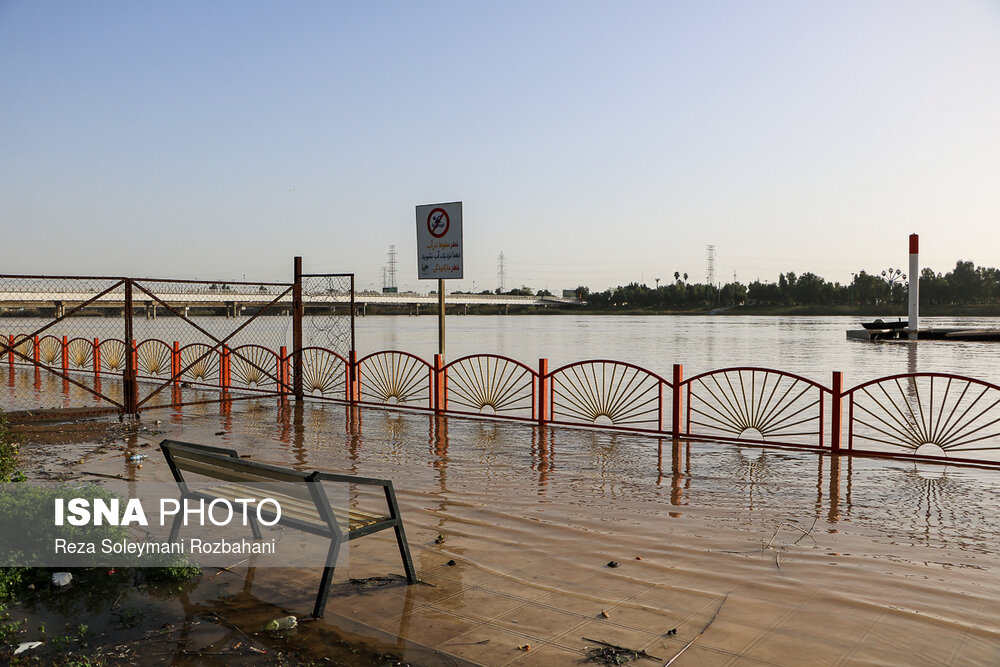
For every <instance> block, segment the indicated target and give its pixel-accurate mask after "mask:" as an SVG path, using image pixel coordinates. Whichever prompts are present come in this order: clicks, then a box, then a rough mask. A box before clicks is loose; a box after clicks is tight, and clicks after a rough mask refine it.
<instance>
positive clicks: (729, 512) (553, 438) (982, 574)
mask: <svg viewBox="0 0 1000 667" xmlns="http://www.w3.org/2000/svg"><path fill="white" fill-rule="evenodd" d="M223 412H224V413H223ZM153 420H160V422H161V423H160V424H155V423H154V421H153ZM142 426H145V427H146V429H147V430H146V431H143V430H141V429H140V430H137V431H135V432H134V433H132V434H129V435H126V436H124V437H122V439H121V444H120V446H121V447H122V449H118V448H117V447H118V446H119V445H118V443H117V442H115V443H106V442H105V443H103V446H100V447H93V446H90V447H83V446H81V447H79V448H77V447H75V446H71V445H65V444H61V445H46V446H45V448H46V449H53V448H55V449H59V448H62V449H63V450H64V453H62V454H60V455H58V457H56V458H48V459H42V458H37V459H36V458H34V457H33V454H32V451H31V449H30V448H29V450H28V451H27V452H26V454H27V459H26V461H25V470H26V472H27V473H28V475H29V477H36V476H37V477H44V476H45V475H48V474H51V473H53V472H55V471H60V470H67V469H72V470H75V471H77V472H79V471H81V470H86V471H89V472H97V473H101V474H107V475H119V474H120V475H122V476H123V477H125V478H127V479H129V480H132V483H133V484H135V485H138V486H140V487H141V485H142V484H144V483H146V482H153V481H160V482H162V481H166V480H169V479H170V477H169V472H168V471H167V468H166V465H165V464H164V463H163V461H162V460H161V459H160V458H159V457H158V456H155V455H154V456H151V457H150V459H148V460H147V462H146V463H145V465H144V466H143V468H142V469H138V468H137V467H136V466H135V465H133V464H130V463H128V462H127V461H126V456H125V455H126V454H128V453H131V452H136V451H140V446H141V445H142V444H143V443H146V444H151V445H152V444H155V443H156V442H158V441H159V439H161V438H163V437H171V438H176V439H180V440H187V441H192V442H202V443H206V444H217V445H222V446H228V447H233V448H235V449H237V450H239V451H240V452H241V453H243V454H248V455H250V456H251V457H252V458H253V459H254V460H261V461H269V462H273V463H277V464H281V465H289V466H294V467H297V468H300V469H304V470H312V469H322V470H330V471H343V472H349V473H354V474H359V475H366V476H374V477H388V478H391V479H393V480H394V483H395V485H396V489H397V494H398V497H399V501H400V504H401V509H402V512H403V517H404V521H405V523H406V530H407V536H408V538H409V543H410V546H411V549H412V550H413V557H414V560H415V563H416V566H417V570H418V574H419V576H420V579H421V580H422V581H423V582H425V585H417V586H404V585H387V586H371V587H364V586H358V585H356V584H351V583H350V582H349V581H348V580H347V578H348V577H352V578H365V577H380V576H386V575H390V574H392V573H400V572H402V568H401V566H400V564H399V562H398V555H396V554H395V547H394V544H393V543H392V541H391V537H389V536H385V535H384V534H379V535H375V536H371V537H368V538H365V539H362V540H358V541H357V542H355V543H354V544H352V548H351V553H350V566H349V568H347V571H342V570H338V575H339V576H338V579H337V583H336V585H335V587H334V590H333V592H332V594H331V597H330V602H329V605H328V611H327V616H326V617H325V618H324V619H323V620H322V621H317V622H315V623H309V624H306V625H303V626H300V628H299V629H298V630H297V631H296V632H295V633H294V634H290V635H289V636H285V637H277V638H276V637H269V636H265V635H256V634H254V632H256V631H257V630H258V629H259V628H260V627H261V626H262V624H263V623H264V622H266V621H267V620H269V619H270V618H274V617H275V616H279V615H284V614H286V613H291V614H295V615H297V616H301V617H305V616H306V615H307V614H308V613H309V611H310V609H311V605H312V599H313V596H314V594H315V591H316V587H317V585H318V579H319V570H318V568H303V569H290V568H257V569H255V570H248V569H247V568H246V567H235V568H233V572H222V573H221V574H219V573H217V572H216V571H210V570H206V575H205V576H203V578H202V580H201V581H200V582H199V583H198V584H197V585H196V586H195V587H194V588H193V589H192V590H190V591H187V592H186V593H184V594H183V595H174V596H168V597H166V598H163V599H158V600H151V599H149V598H148V596H147V597H141V596H140V597H137V598H135V600H136V601H135V602H132V603H129V604H133V605H136V606H139V608H141V609H144V610H146V611H144V612H143V613H144V614H145V616H144V618H143V621H142V624H141V625H140V626H137V627H138V628H139V629H138V630H136V631H135V633H136V636H138V637H142V636H143V635H142V632H143V631H146V630H149V629H157V628H160V627H161V626H163V624H165V623H169V624H173V626H174V627H175V628H185V627H187V629H186V630H183V631H178V632H174V633H169V634H163V635H162V636H157V637H155V638H154V640H153V641H150V642H149V643H148V645H143V648H142V649H136V648H134V647H133V648H131V649H130V651H131V653H129V654H128V655H126V656H125V657H124V658H123V659H126V660H131V661H136V660H138V661H139V664H144V663H145V662H147V661H148V663H149V664H154V663H156V662H171V663H176V664H228V662H229V661H232V660H237V659H238V660H244V659H245V660H248V661H252V660H264V659H265V658H261V657H260V656H259V655H257V654H250V653H249V652H248V651H247V649H246V647H245V646H243V647H240V648H237V649H233V648H232V647H233V646H235V645H236V644H237V643H239V642H243V641H245V640H244V638H243V637H241V636H240V635H239V632H240V631H242V632H243V633H245V634H247V635H248V636H249V638H250V640H251V642H252V643H253V645H254V646H256V647H259V648H263V649H266V650H269V651H270V652H271V654H270V657H269V658H266V659H272V660H273V659H276V658H275V655H276V654H277V653H278V652H281V651H287V652H289V654H290V655H294V656H295V658H294V659H296V660H298V659H322V658H324V657H332V658H333V659H334V660H339V661H346V663H347V664H370V663H371V661H372V660H373V659H374V658H372V656H374V655H377V654H380V653H389V652H391V653H393V654H395V655H397V656H399V657H400V658H401V659H404V660H406V661H409V662H411V663H414V664H465V663H473V664H487V665H503V664H508V663H510V664H536V663H545V664H548V665H557V664H567V665H568V664H576V663H577V662H578V661H580V660H582V659H584V658H585V657H586V650H587V649H588V647H593V646H594V644H593V643H592V642H593V641H594V640H597V641H603V642H608V643H613V644H616V645H620V646H626V647H629V648H633V649H636V650H645V651H647V653H648V654H650V655H653V656H656V657H657V658H661V659H663V660H664V661H666V660H667V659H669V658H670V657H672V656H673V655H675V654H676V653H677V652H678V651H680V650H681V649H682V648H683V647H684V646H685V644H687V643H688V642H689V641H690V640H691V639H693V638H694V637H696V636H697V635H698V633H699V632H700V631H701V630H702V629H703V628H704V627H705V625H706V624H707V623H708V622H709V620H710V619H712V618H713V615H714V614H715V613H716V612H718V615H717V616H716V617H715V620H714V621H713V622H712V623H711V625H710V626H709V627H708V629H707V630H706V631H705V633H704V634H703V635H701V636H700V637H698V639H697V641H696V642H695V643H694V644H693V645H692V646H691V647H690V648H689V649H688V650H686V651H685V652H684V654H683V655H682V656H681V658H680V659H679V660H678V661H677V662H676V663H674V664H676V665H685V664H687V665H698V664H709V665H716V664H734V665H735V664H740V665H800V664H829V665H847V664H898V665H920V664H926V665H940V664H955V665H960V664H997V663H1000V579H998V576H997V574H998V567H1000V555H998V550H997V545H998V544H1000V516H998V514H997V513H996V511H995V508H996V507H997V502H998V500H1000V475H998V474H997V472H995V471H987V470H977V469H972V468H957V467H942V466H929V465H923V464H919V465H918V464H913V463H901V462H892V461H883V460H876V459H864V458H848V457H839V458H831V457H830V456H823V455H817V454H816V453H812V452H798V451H791V450H773V449H772V450H764V449H759V448H752V447H737V446H733V445H721V444H712V443H683V442H682V443H673V442H671V441H670V440H668V439H657V438H650V437H643V436H633V435H625V434H615V433H610V432H606V431H589V430H585V429H568V428H539V427H535V426H531V425H526V424H519V423H510V422H491V421H480V420H472V419H459V418H450V419H447V418H439V417H435V416H433V415H428V414H421V413H406V412H393V411H383V410H368V409H366V410H359V409H357V408H355V409H351V408H348V407H344V406H337V405H329V404H311V403H310V404H306V405H304V406H295V405H294V404H287V405H285V406H281V405H279V404H278V403H277V402H276V401H273V400H259V401H250V402H243V403H238V404H235V405H233V406H232V408H231V410H229V411H228V412H227V411H220V406H218V405H202V406H191V407H188V408H185V409H183V410H182V411H170V410H159V411H150V412H148V413H146V414H145V415H144V421H143V422H142ZM220 431H221V432H223V433H222V435H216V434H217V433H219V432H220ZM79 439H80V441H81V442H84V441H86V438H85V437H82V436H81V437H80V438H79ZM97 442H98V443H100V442H101V441H100V439H97ZM83 450H86V451H83ZM144 451H151V450H148V449H144ZM154 453H155V452H154ZM94 479H96V480H98V481H100V479H101V478H94ZM109 483H113V482H109ZM450 561H453V562H454V564H453V565H448V563H449V562H450ZM611 561H616V562H617V563H618V564H619V566H618V567H615V568H611V567H608V563H609V562H611ZM132 595H138V593H133V594H132ZM112 602H113V601H112V600H107V601H106V606H105V607H103V608H102V609H101V610H100V611H96V612H79V611H75V612H73V613H72V614H70V615H68V616H65V617H59V615H58V614H55V616H52V617H51V618H52V619H53V620H52V621H51V622H52V623H59V622H62V623H66V622H71V623H76V622H79V620H78V619H80V618H81V614H85V615H86V617H87V618H88V619H99V618H107V619H111V618H113V616H112V614H111V610H110V604H111V603H112ZM720 605H721V608H720ZM33 613H49V614H52V613H53V612H52V611H51V610H50V611H47V612H37V611H36V612H33ZM215 614H220V615H221V616H222V617H223V618H224V619H225V620H224V621H220V620H218V618H217V617H216V616H215ZM90 622H91V624H92V625H93V626H94V627H95V628H96V627H101V626H100V623H101V622H100V621H97V620H94V621H90ZM193 623H198V625H193ZM185 624H186V625H185ZM105 625H106V626H108V627H110V625H111V623H110V622H105ZM188 626H189V627H188ZM232 626H235V627H237V628H239V629H240V630H239V631H237V630H233V628H232ZM674 629H676V634H673V633H671V632H670V631H671V630H674ZM101 631H106V630H101ZM117 636H119V637H123V638H124V639H123V641H124V640H125V639H134V638H136V636H129V635H128V634H127V633H125V634H119V635H117ZM28 639H30V638H26V639H25V640H28ZM345 641H346V642H347V643H346V644H342V643H339V642H345ZM358 650H365V651H369V652H368V653H364V656H363V657H362V656H361V655H360V654H357V653H354V654H352V653H351V651H358ZM199 652H200V653H201V656H200V657H199V656H198V653H199ZM210 653H219V654H222V655H214V656H209V655H208V654H210ZM227 654H228V655H227ZM233 654H238V655H239V656H241V657H239V658H237V657H234V655H233ZM289 659H292V658H289ZM209 660H214V661H217V662H209ZM352 660H354V661H355V662H353V663H352V662H351V661H352ZM643 662H644V663H645V664H652V663H650V662H648V661H643ZM661 664H662V663H661Z"/></svg>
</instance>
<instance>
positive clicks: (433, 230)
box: [427, 208, 451, 239]
mask: <svg viewBox="0 0 1000 667" xmlns="http://www.w3.org/2000/svg"><path fill="white" fill-rule="evenodd" d="M449 227H451V218H449V217H448V212H447V211H445V210H444V209H443V208H435V209H433V210H432V211H431V212H430V213H429V214H428V215H427V231H428V232H430V234H431V236H433V237H434V238H436V239H439V238H441V237H442V236H444V235H445V234H447V233H448V228H449Z"/></svg>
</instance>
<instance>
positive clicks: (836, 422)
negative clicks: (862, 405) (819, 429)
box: [830, 371, 844, 452]
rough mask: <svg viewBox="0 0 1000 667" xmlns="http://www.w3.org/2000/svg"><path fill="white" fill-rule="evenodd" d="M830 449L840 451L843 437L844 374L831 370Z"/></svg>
mask: <svg viewBox="0 0 1000 667" xmlns="http://www.w3.org/2000/svg"><path fill="white" fill-rule="evenodd" d="M830 398H831V401H830V404H831V405H830V449H831V450H833V451H835V452H838V451H840V445H841V438H842V437H843V433H842V431H843V413H844V410H843V401H844V374H843V373H842V372H840V371H834V372H833V386H832V387H831V388H830Z"/></svg>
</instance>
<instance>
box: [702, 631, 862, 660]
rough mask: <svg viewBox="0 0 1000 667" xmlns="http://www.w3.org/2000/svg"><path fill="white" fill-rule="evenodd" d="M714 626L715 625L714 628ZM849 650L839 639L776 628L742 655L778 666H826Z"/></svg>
mask: <svg viewBox="0 0 1000 667" xmlns="http://www.w3.org/2000/svg"><path fill="white" fill-rule="evenodd" d="M714 628H715V626H714V624H713V626H712V629H714ZM706 636H707V633H706ZM847 649H848V646H846V645H840V644H837V643H836V642H830V641H823V640H819V639H811V638H808V637H803V636H801V635H795V634H790V633H787V632H778V631H775V632H768V633H766V634H764V635H763V636H762V637H761V638H760V639H759V640H758V641H756V642H754V644H753V645H752V646H750V647H748V648H747V649H745V650H744V651H742V655H743V656H744V657H747V658H753V659H754V660H762V661H765V662H770V663H772V664H775V665H788V666H789V667H798V666H799V665H803V664H808V665H815V667H824V666H825V665H835V664H837V662H838V661H839V660H840V659H841V658H843V657H844V655H845V654H846V653H847Z"/></svg>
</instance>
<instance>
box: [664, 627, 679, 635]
mask: <svg viewBox="0 0 1000 667" xmlns="http://www.w3.org/2000/svg"><path fill="white" fill-rule="evenodd" d="M676 634H677V628H670V629H669V630H667V631H666V632H664V633H663V636H664V637H673V636H674V635H676Z"/></svg>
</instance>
